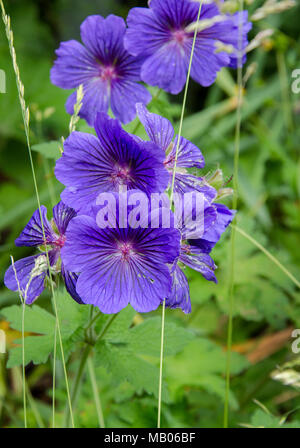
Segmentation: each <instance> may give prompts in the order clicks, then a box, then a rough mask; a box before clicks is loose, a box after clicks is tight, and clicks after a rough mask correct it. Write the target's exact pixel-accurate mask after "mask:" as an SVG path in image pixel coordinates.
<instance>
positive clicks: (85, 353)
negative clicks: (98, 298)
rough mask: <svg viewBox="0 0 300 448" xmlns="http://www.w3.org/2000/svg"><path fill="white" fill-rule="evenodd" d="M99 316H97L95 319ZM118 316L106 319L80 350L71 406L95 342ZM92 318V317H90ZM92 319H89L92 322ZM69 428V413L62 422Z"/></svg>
mask: <svg viewBox="0 0 300 448" xmlns="http://www.w3.org/2000/svg"><path fill="white" fill-rule="evenodd" d="M98 316H99V314H97V317H98ZM117 316H118V313H116V314H111V315H110V317H109V318H108V319H107V321H106V322H105V324H104V325H103V327H102V329H101V331H100V333H99V334H98V335H96V337H95V338H94V340H93V342H92V343H91V342H90V341H89V343H88V344H86V347H85V348H84V350H82V355H81V359H80V361H79V367H78V369H77V373H76V377H75V379H74V383H73V386H72V406H73V407H75V404H76V402H77V397H78V393H79V388H80V387H79V386H80V384H81V380H82V376H83V373H84V370H85V364H86V362H87V360H88V357H89V355H90V353H91V351H92V349H93V347H94V345H95V344H96V342H97V341H100V340H101V339H102V338H103V337H104V335H105V334H106V332H107V330H108V329H109V327H110V326H111V324H112V323H113V321H114V320H115V318H116V317H117ZM91 317H92V316H91ZM92 320H93V319H91V321H92ZM87 328H88V329H90V328H91V325H88V326H87ZM68 426H69V413H68V412H67V413H66V414H65V421H64V427H66V428H67V427H68Z"/></svg>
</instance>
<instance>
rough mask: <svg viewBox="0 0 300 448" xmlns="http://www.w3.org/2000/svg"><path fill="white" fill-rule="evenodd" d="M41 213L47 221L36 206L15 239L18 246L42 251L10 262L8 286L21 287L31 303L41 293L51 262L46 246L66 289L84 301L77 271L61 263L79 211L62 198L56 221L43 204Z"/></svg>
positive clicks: (54, 213)
mask: <svg viewBox="0 0 300 448" xmlns="http://www.w3.org/2000/svg"><path fill="white" fill-rule="evenodd" d="M41 214H42V220H43V225H44V232H45V239H44V235H43V227H42V222H41V217H40V211H39V210H36V211H35V212H34V213H33V215H32V217H31V218H30V220H29V222H28V224H27V225H26V226H25V228H24V230H23V231H22V232H21V234H20V236H19V237H18V238H17V239H16V241H15V244H16V246H29V247H39V248H40V249H41V250H43V252H40V253H39V254H37V255H32V256H30V257H26V258H22V259H21V260H18V261H16V262H15V263H14V266H12V265H11V266H10V267H9V268H8V269H7V271H6V273H5V277H4V283H5V286H6V287H7V288H9V289H11V290H12V291H18V290H19V288H20V291H21V293H22V296H23V297H24V298H25V299H26V304H28V305H30V304H31V303H32V302H34V300H36V299H37V297H39V296H40V295H41V294H42V292H43V290H44V289H45V279H46V276H47V275H48V271H49V269H48V268H49V266H48V260H47V255H46V253H45V246H47V249H48V256H49V263H50V266H51V268H53V269H54V270H55V271H56V272H57V271H58V270H60V271H61V275H62V277H63V279H64V282H65V285H66V289H67V291H68V292H69V294H70V295H71V296H72V297H73V299H74V300H76V302H78V303H82V301H81V299H80V297H79V296H78V294H77V293H76V289H75V285H76V281H77V275H76V274H75V273H73V272H70V271H68V270H67V269H65V267H64V265H63V263H61V265H60V251H61V248H62V247H63V246H64V244H65V241H66V230H67V227H68V225H69V222H70V221H71V219H72V218H74V216H76V213H75V211H74V210H73V209H71V208H69V207H67V206H66V205H65V204H64V203H63V202H59V203H58V204H57V205H56V206H55V207H54V208H53V224H54V226H55V227H56V231H55V230H54V226H52V225H51V223H50V222H49V221H48V219H47V209H46V207H44V206H43V205H42V206H41Z"/></svg>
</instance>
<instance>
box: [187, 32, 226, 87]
mask: <svg viewBox="0 0 300 448" xmlns="http://www.w3.org/2000/svg"><path fill="white" fill-rule="evenodd" d="M191 45H192V42H191V41H190V42H189V47H190V49H191ZM215 50H216V46H215V41H214V39H209V38H203V37H198V38H197V39H196V45H195V50H194V55H193V63H192V67H191V77H192V78H193V80H194V81H196V82H198V83H199V84H201V85H202V86H204V87H207V86H210V85H211V84H213V83H214V82H215V80H216V77H217V73H218V72H219V71H220V70H221V68H222V67H225V66H226V65H228V64H229V61H230V58H229V55H228V54H227V53H224V52H220V53H215Z"/></svg>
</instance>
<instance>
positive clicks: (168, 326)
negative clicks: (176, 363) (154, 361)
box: [129, 317, 195, 357]
mask: <svg viewBox="0 0 300 448" xmlns="http://www.w3.org/2000/svg"><path fill="white" fill-rule="evenodd" d="M129 334H130V338H129V341H130V346H131V348H132V349H133V350H134V352H135V353H139V354H141V355H150V356H157V357H158V356H159V355H160V339H161V318H160V317H153V318H150V319H146V320H145V321H144V322H143V323H141V324H140V325H137V326H135V327H133V328H132V330H131V331H130V332H129ZM194 337H195V335H194V334H193V333H192V332H190V331H188V330H185V329H184V328H182V327H178V325H175V324H174V323H172V322H166V323H165V337H164V340H165V344H164V355H165V356H170V355H175V354H176V353H178V352H181V351H182V350H183V349H184V347H185V346H186V345H187V344H188V343H189V342H190V341H191V340H193V339H194Z"/></svg>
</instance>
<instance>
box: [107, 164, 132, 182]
mask: <svg viewBox="0 0 300 448" xmlns="http://www.w3.org/2000/svg"><path fill="white" fill-rule="evenodd" d="M111 178H112V180H113V182H116V183H117V184H119V185H125V184H127V183H128V182H129V181H130V179H131V176H130V168H129V167H127V166H116V167H115V172H114V173H113V174H112V175H111Z"/></svg>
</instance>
